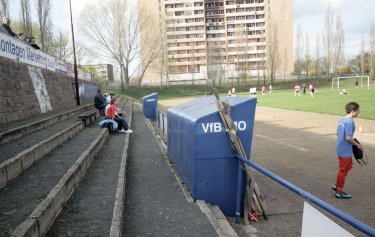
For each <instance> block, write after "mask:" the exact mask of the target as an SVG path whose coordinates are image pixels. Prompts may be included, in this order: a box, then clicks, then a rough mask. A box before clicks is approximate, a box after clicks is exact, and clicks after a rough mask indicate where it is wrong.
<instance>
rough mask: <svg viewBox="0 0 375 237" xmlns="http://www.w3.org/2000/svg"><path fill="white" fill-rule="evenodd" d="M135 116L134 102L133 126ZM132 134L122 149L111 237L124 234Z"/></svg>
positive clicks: (130, 121) (131, 105) (130, 119)
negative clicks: (123, 226) (127, 176)
mask: <svg viewBox="0 0 375 237" xmlns="http://www.w3.org/2000/svg"><path fill="white" fill-rule="evenodd" d="M132 116H133V104H132V103H131V104H130V111H129V115H128V125H129V127H130V128H131V124H132ZM129 142H130V135H129V134H128V135H127V136H126V138H125V146H124V150H123V151H122V159H121V167H120V171H119V175H118V180H117V188H116V200H115V205H114V207H113V214H112V221H111V229H110V233H109V236H110V237H121V236H122V223H123V218H124V214H123V213H124V203H125V189H126V170H127V160H128V150H129Z"/></svg>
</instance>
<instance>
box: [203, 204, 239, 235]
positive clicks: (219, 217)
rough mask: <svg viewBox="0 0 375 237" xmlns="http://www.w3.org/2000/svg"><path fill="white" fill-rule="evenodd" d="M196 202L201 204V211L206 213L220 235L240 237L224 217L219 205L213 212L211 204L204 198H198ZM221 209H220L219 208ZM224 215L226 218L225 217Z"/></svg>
mask: <svg viewBox="0 0 375 237" xmlns="http://www.w3.org/2000/svg"><path fill="white" fill-rule="evenodd" d="M196 204H197V205H198V206H199V208H200V209H201V211H202V212H203V213H204V214H205V215H206V217H207V219H208V220H209V221H210V223H211V225H212V227H213V228H214V229H215V231H216V233H217V234H218V236H220V237H238V235H237V233H236V232H235V231H234V229H233V228H232V226H231V225H230V224H229V222H228V221H227V220H226V218H225V217H224V214H223V213H222V212H221V211H220V209H219V207H217V206H216V210H215V211H214V212H213V211H212V208H213V207H214V206H211V205H209V204H207V203H206V202H205V201H204V200H196ZM217 209H218V210H219V211H218V210H217ZM223 217H224V218H223Z"/></svg>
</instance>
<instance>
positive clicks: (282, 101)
mask: <svg viewBox="0 0 375 237" xmlns="http://www.w3.org/2000/svg"><path fill="white" fill-rule="evenodd" d="M348 92H349V93H348V94H347V95H339V90H337V89H331V88H322V89H319V88H318V89H316V90H315V96H314V97H313V98H312V97H311V96H310V94H309V92H308V91H306V94H305V95H303V94H302V92H301V96H298V95H297V96H294V91H293V90H288V91H286V90H283V91H273V92H272V94H269V93H267V94H265V95H262V94H261V93H259V92H258V94H257V99H258V104H257V105H259V106H268V107H274V108H281V109H291V110H297V111H307V112H317V113H324V114H334V115H344V114H345V105H346V104H347V103H348V102H351V101H355V102H357V103H358V104H359V105H360V109H361V112H360V114H359V117H360V118H363V119H370V120H375V90H374V89H370V90H368V89H367V88H366V89H365V88H350V89H348ZM238 95H239V96H249V94H248V93H239V94H238Z"/></svg>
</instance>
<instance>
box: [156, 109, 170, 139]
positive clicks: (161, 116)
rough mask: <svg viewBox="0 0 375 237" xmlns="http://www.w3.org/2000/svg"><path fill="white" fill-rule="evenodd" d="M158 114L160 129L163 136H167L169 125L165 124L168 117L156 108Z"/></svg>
mask: <svg viewBox="0 0 375 237" xmlns="http://www.w3.org/2000/svg"><path fill="white" fill-rule="evenodd" d="M156 112H157V113H156V114H157V121H158V128H159V129H161V131H162V132H163V134H166V129H165V128H166V126H167V123H166V122H165V118H167V115H166V114H165V113H163V112H161V111H160V110H158V109H157V108H156Z"/></svg>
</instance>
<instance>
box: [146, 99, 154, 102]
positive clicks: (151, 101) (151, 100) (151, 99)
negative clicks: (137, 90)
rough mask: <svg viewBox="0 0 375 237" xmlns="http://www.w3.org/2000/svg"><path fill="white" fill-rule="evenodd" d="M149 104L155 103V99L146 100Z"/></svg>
mask: <svg viewBox="0 0 375 237" xmlns="http://www.w3.org/2000/svg"><path fill="white" fill-rule="evenodd" d="M146 101H147V102H152V101H155V99H146Z"/></svg>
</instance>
